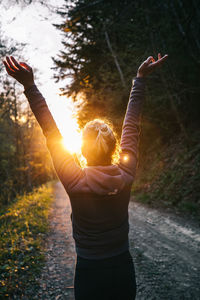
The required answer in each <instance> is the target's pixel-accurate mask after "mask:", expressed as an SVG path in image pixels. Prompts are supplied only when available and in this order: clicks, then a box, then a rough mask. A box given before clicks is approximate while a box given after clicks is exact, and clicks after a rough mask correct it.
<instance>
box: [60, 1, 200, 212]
mask: <svg viewBox="0 0 200 300" xmlns="http://www.w3.org/2000/svg"><path fill="white" fill-rule="evenodd" d="M58 13H59V14H60V15H61V16H62V17H63V23H62V24H56V25H55V26H56V27H57V28H58V30H61V31H62V32H63V45H64V50H62V51H60V53H59V55H58V57H57V58H54V62H55V71H56V72H55V79H56V80H57V81H62V80H64V79H66V78H70V80H71V81H70V82H71V83H70V84H69V85H67V86H66V85H63V89H62V93H63V94H64V95H67V96H69V95H70V96H72V97H73V98H74V101H75V102H76V103H77V106H78V108H79V110H78V121H79V125H80V126H81V127H82V126H83V125H84V124H85V123H86V122H87V121H88V120H91V119H93V118H96V117H99V118H104V119H107V120H109V121H111V122H112V124H113V125H114V128H115V131H116V132H117V134H118V137H119V138H120V134H121V126H122V122H123V117H124V113H125V110H126V105H127V99H128V96H129V91H130V87H131V83H132V80H133V79H134V77H135V76H136V72H137V68H138V66H139V64H140V63H141V62H142V61H143V60H144V59H146V58H147V57H148V56H149V55H153V56H154V57H155V58H156V57H157V53H158V52H160V53H162V54H163V55H164V54H166V53H167V54H168V55H169V58H168V61H167V63H166V65H165V66H164V67H163V68H162V69H160V70H159V71H158V72H157V73H154V74H153V75H152V76H149V78H147V79H146V102H145V105H144V109H143V117H142V131H141V139H140V162H139V169H138V175H137V178H136V181H135V184H134V195H136V198H137V199H138V200H141V201H143V202H145V203H151V204H155V205H156V206H157V205H159V204H163V205H164V206H171V205H172V206H176V207H179V208H181V209H183V210H186V211H190V212H197V211H198V212H199V205H200V202H199V196H200V188H199V180H200V172H199V163H200V156H199V150H200V144H199V133H200V131H199V128H200V127H199V120H200V119H199V112H200V103H199V96H200V89H199V79H200V60H199V51H200V40H199V36H200V32H199V31H200V19H199V15H200V7H199V4H198V1H196V0H192V1H190V2H188V1H184V0H183V1H182V0H175V1H171V0H166V1H157V0H150V1H125V0H124V1H103V0H102V1H87V0H84V1H83V0H82V1H74V2H73V3H71V4H70V2H68V1H66V6H65V7H63V8H61V9H60V10H59V11H58Z"/></svg>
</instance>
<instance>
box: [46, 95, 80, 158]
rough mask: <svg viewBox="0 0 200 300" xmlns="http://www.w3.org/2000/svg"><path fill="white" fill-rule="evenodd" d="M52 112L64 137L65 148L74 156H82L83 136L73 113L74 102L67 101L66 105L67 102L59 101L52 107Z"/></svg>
mask: <svg viewBox="0 0 200 300" xmlns="http://www.w3.org/2000/svg"><path fill="white" fill-rule="evenodd" d="M58 103H59V105H58ZM51 111H52V114H53V116H54V118H55V121H56V124H57V126H58V128H59V130H60V132H61V134H62V136H63V145H64V147H65V148H66V149H67V150H68V151H69V152H70V153H72V154H73V153H76V154H80V153H81V142H82V134H81V131H80V129H79V126H78V122H77V119H76V117H75V115H74V112H73V103H72V101H71V100H70V99H67V104H66V100H65V101H63V99H59V102H57V104H56V105H53V106H52V107H51Z"/></svg>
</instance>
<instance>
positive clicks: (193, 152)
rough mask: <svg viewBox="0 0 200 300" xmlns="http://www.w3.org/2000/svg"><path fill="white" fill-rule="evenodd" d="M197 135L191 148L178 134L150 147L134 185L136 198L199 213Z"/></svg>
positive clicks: (199, 173)
mask: <svg viewBox="0 0 200 300" xmlns="http://www.w3.org/2000/svg"><path fill="white" fill-rule="evenodd" d="M196 138H197V141H196V143H193V145H192V147H191V148H187V147H186V146H185V145H184V143H183V138H181V137H179V138H177V137H176V140H175V141H174V140H173V141H172V142H171V145H165V146H161V145H159V143H158V144H157V145H154V147H152V148H151V149H149V155H148V156H144V157H142V159H144V160H145V161H144V163H143V164H142V166H141V167H140V168H139V170H138V171H139V172H138V175H137V178H136V180H135V182H134V185H133V191H132V193H133V195H134V199H136V200H138V201H141V202H143V203H148V204H151V205H154V206H155V207H176V208H178V209H179V210H181V211H184V212H190V213H193V214H195V215H196V216H199V215H200V201H199V199H200V186H199V182H200V172H199V168H200V144H199V136H197V137H196ZM155 148H156V151H155Z"/></svg>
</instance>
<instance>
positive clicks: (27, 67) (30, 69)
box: [20, 62, 32, 72]
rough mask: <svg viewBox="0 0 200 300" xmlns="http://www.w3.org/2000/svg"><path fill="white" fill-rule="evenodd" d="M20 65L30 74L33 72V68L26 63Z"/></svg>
mask: <svg viewBox="0 0 200 300" xmlns="http://www.w3.org/2000/svg"><path fill="white" fill-rule="evenodd" d="M20 65H21V66H22V67H24V68H25V69H27V70H28V71H30V72H31V71H32V68H31V67H30V66H29V65H27V64H26V63H25V62H20Z"/></svg>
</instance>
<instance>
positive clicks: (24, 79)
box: [4, 56, 82, 189]
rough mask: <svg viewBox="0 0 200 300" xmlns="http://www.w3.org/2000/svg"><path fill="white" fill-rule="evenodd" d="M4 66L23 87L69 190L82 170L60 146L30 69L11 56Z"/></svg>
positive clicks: (55, 165) (56, 165)
mask: <svg viewBox="0 0 200 300" xmlns="http://www.w3.org/2000/svg"><path fill="white" fill-rule="evenodd" d="M4 65H5V67H6V70H7V72H8V74H9V75H10V76H12V77H13V78H15V79H16V80H17V81H18V82H20V83H21V84H22V85H23V86H24V89H25V91H24V93H25V95H26V97H27V99H28V101H29V104H30V107H31V109H32V111H33V113H34V115H35V117H36V119H37V121H38V123H39V125H40V126H41V128H42V131H43V134H44V136H45V137H46V142H47V147H48V149H49V151H50V153H51V157H52V160H53V164H54V167H55V170H56V172H57V174H58V177H59V178H60V180H61V181H62V183H63V184H64V185H65V187H66V188H67V189H71V187H73V185H74V184H76V183H77V181H78V180H79V178H80V177H81V174H82V170H81V168H80V167H79V166H78V165H77V164H76V163H75V161H74V158H73V156H72V155H71V154H70V153H69V152H68V151H67V150H66V149H65V148H64V146H63V144H62V136H61V134H60V132H59V130H58V128H57V126H56V123H55V121H54V119H53V117H52V115H51V112H50V111H49V108H48V106H47V104H46V101H45V99H44V97H43V96H42V94H41V93H40V91H39V90H38V88H37V87H36V85H35V82H34V76H33V71H32V69H31V67H30V66H28V65H27V64H25V63H18V62H17V61H16V60H15V59H14V57H12V56H11V58H9V57H6V61H4Z"/></svg>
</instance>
